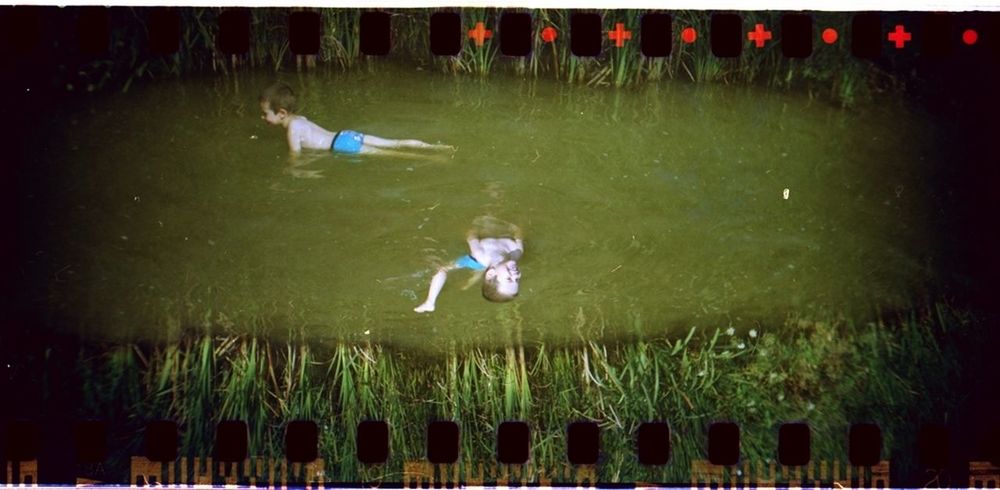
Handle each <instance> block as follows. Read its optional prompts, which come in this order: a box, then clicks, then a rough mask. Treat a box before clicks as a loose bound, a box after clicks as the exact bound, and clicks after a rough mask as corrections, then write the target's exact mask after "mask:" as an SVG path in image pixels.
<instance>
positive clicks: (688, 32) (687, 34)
mask: <svg viewBox="0 0 1000 490" xmlns="http://www.w3.org/2000/svg"><path fill="white" fill-rule="evenodd" d="M681 39H683V40H684V42H686V43H688V44H691V43H693V42H694V41H695V40H696V39H698V32H697V31H695V30H694V27H685V28H684V30H683V31H681Z"/></svg>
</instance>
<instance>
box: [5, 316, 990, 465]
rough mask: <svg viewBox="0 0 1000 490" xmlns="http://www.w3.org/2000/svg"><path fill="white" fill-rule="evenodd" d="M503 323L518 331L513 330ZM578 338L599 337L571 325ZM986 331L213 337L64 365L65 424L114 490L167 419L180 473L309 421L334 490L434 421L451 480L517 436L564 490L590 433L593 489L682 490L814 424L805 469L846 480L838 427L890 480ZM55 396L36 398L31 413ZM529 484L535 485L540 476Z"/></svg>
mask: <svg viewBox="0 0 1000 490" xmlns="http://www.w3.org/2000/svg"><path fill="white" fill-rule="evenodd" d="M497 321H498V322H499V323H500V324H501V327H502V326H503V325H505V324H506V325H507V327H512V326H513V325H514V324H516V322H518V321H519V319H518V318H516V316H513V317H512V316H507V317H501V318H498V320H497ZM576 321H577V322H578V323H579V324H580V325H581V326H583V327H586V326H594V325H593V324H594V323H595V322H605V321H606V320H604V319H602V317H600V316H599V315H586V314H585V313H584V312H583V310H581V312H580V314H579V315H578V317H577V319H576ZM981 327H982V325H981V323H980V322H979V321H977V320H976V318H975V317H974V316H972V315H971V314H970V313H968V312H966V311H964V310H960V309H954V308H951V307H949V306H948V305H946V304H940V303H939V304H934V305H931V306H930V307H927V308H925V309H923V310H913V311H907V312H903V313H901V314H899V315H897V316H894V317H889V318H884V319H879V320H877V321H874V322H871V323H869V324H866V325H853V324H850V323H847V322H844V321H840V320H832V321H816V320H809V319H796V318H790V319H789V320H788V321H787V322H786V323H785V324H784V325H775V326H770V327H767V326H758V327H757V328H755V329H753V331H752V332H751V331H749V330H744V331H739V332H736V331H735V330H732V329H726V328H719V329H710V330H699V329H695V328H692V329H690V330H689V331H686V332H683V333H682V335H680V336H677V337H671V338H650V339H640V340H634V341H629V342H624V343H621V344H607V343H598V342H593V341H586V342H581V343H579V344H577V345H565V346H546V345H537V346H525V345H521V344H520V343H518V342H516V341H512V342H511V344H510V345H508V346H506V347H504V348H501V349H498V350H483V349H481V348H475V347H468V348H464V347H460V346H458V345H452V346H451V348H450V351H449V353H448V354H447V355H444V356H443V357H440V358H424V357H420V356H414V355H412V354H410V353H406V352H398V351H392V350H388V349H386V348H384V347H382V346H379V345H371V344H361V345H349V344H345V343H336V344H334V345H328V346H324V345H316V344H315V343H310V342H308V341H307V339H304V338H301V337H300V336H297V335H294V334H293V335H292V336H291V337H290V338H288V339H280V340H279V339H272V340H268V339H266V338H264V337H262V336H230V335H219V334H214V333H212V327H210V328H208V329H206V328H205V327H199V328H198V330H189V331H188V332H187V333H186V334H184V335H179V336H178V337H177V338H175V339H174V340H170V341H163V342H156V343H151V344H142V343H120V344H106V345H96V344H95V345H90V344H83V345H81V346H79V347H78V348H77V349H78V350H77V351H76V352H75V353H73V352H70V353H68V355H69V358H71V359H73V361H72V362H73V363H74V364H75V372H77V373H80V375H79V380H80V383H79V386H78V388H77V390H78V395H77V396H78V397H79V403H73V404H72V405H71V406H72V407H79V409H77V410H78V411H76V412H74V413H72V415H73V416H75V417H79V418H87V417H96V418H103V419H105V420H107V421H108V422H109V425H110V426H111V427H114V428H115V429H114V430H115V434H114V436H113V438H112V440H113V441H116V442H115V443H112V444H111V447H112V448H113V450H114V452H113V454H112V458H111V460H110V461H109V463H108V464H107V465H106V466H105V467H104V469H103V473H101V472H100V471H97V470H95V474H93V475H92V476H96V477H98V478H103V479H107V480H111V481H124V479H125V474H126V473H127V457H128V456H130V455H133V454H141V452H140V451H141V434H142V432H141V429H142V426H143V424H144V423H145V422H146V421H149V420H153V419H158V418H168V419H172V420H176V421H178V423H179V425H180V428H181V437H182V439H181V446H180V447H181V450H180V454H181V455H188V456H195V455H198V456H204V455H210V454H211V449H212V444H213V437H214V431H213V428H214V426H215V424H216V423H218V422H219V421H221V420H229V419H239V420H244V421H246V422H247V424H248V426H249V429H250V454H251V455H261V456H264V457H279V456H280V455H281V454H282V451H283V439H282V438H283V427H284V424H286V423H287V422H288V421H291V420H296V419H307V420H313V421H315V422H316V423H317V424H318V426H319V427H320V431H321V438H320V454H321V456H322V457H323V458H324V459H325V461H326V467H327V471H328V474H329V475H332V476H330V477H331V478H333V479H335V480H338V481H361V480H364V481H400V479H401V475H400V471H401V469H402V466H403V462H404V461H412V460H420V459H422V458H423V457H424V451H425V447H426V446H425V444H426V442H425V441H424V433H425V430H426V424H427V422H429V421H431V420H452V421H455V422H457V423H459V425H460V427H461V447H460V454H461V458H460V461H461V463H460V465H461V466H462V471H473V470H476V468H477V466H476V464H477V463H485V465H486V467H487V468H488V467H489V464H490V462H492V461H494V459H493V458H494V457H495V456H494V454H495V453H494V451H495V447H494V445H495V437H496V436H495V433H496V430H497V426H498V424H499V422H502V421H504V420H523V421H526V422H528V424H529V425H530V427H531V430H532V432H531V443H532V464H533V465H535V466H534V467H535V468H536V469H537V468H538V467H544V468H546V472H547V475H548V476H549V477H553V478H554V481H556V482H558V481H573V477H572V475H567V476H564V475H563V473H562V468H563V467H564V465H565V454H566V441H565V431H566V426H567V424H568V423H570V422H573V421H578V420H589V421H593V422H596V423H598V424H599V426H600V428H601V430H602V434H601V441H602V448H601V450H602V459H601V462H600V464H599V465H598V467H597V475H598V478H599V480H600V481H602V482H632V481H659V482H674V483H683V482H687V481H689V474H688V472H689V468H690V463H691V461H693V460H696V459H704V456H703V455H704V454H706V447H705V438H706V434H707V427H708V425H709V424H710V423H711V422H714V421H720V420H731V421H736V422H737V423H739V424H740V427H741V434H742V436H741V437H742V441H741V455H742V458H743V459H742V461H743V462H745V463H747V464H752V463H756V462H760V463H766V462H769V461H773V460H774V457H775V456H774V455H775V454H776V450H777V449H776V430H777V426H778V425H779V424H780V423H782V422H784V421H794V420H806V421H808V422H809V423H810V424H811V428H812V432H813V434H812V436H813V439H812V440H813V448H812V454H813V459H814V460H817V461H832V460H839V461H842V462H843V461H845V460H846V454H845V443H844V437H845V436H844V434H845V431H846V428H847V427H848V426H849V424H850V422H852V421H874V422H876V423H878V424H879V425H880V427H881V428H882V431H883V434H884V438H885V441H884V446H885V447H886V451H885V452H884V454H885V455H890V454H891V455H892V457H893V465H894V467H895V468H896V470H899V471H905V472H914V471H915V470H914V469H913V468H914V462H913V461H912V455H910V454H909V452H908V451H906V450H903V449H907V448H910V447H912V443H913V441H912V438H913V427H914V424H915V423H921V422H930V421H939V420H937V419H935V417H936V416H937V415H936V414H940V413H944V412H945V411H949V412H950V411H952V410H954V408H955V404H956V403H957V402H956V400H958V397H957V396H956V395H955V393H954V390H955V389H956V388H955V387H956V386H960V384H961V380H962V379H963V376H965V377H967V376H969V373H970V372H972V371H970V369H971V368H969V367H968V365H966V367H965V368H964V370H963V368H962V365H961V363H960V360H961V359H960V356H966V357H969V358H972V359H976V358H977V357H976V352H973V351H969V350H968V347H969V346H972V345H975V343H974V340H973V339H975V336H976V335H977V332H979V331H981ZM216 329H218V328H216ZM57 350H58V349H57ZM57 358H59V356H58V355H56V356H53V357H49V358H42V357H35V358H30V357H25V358H24V359H25V360H24V362H31V363H33V364H35V366H34V367H35V368H37V369H31V370H29V371H26V372H34V373H42V374H45V376H46V379H49V378H52V379H54V376H55V375H54V374H53V375H51V376H50V375H49V374H46V373H57V372H58V371H59V370H61V369H64V367H65V364H64V363H62V362H57V361H56V359H57ZM25 389H26V388H25ZM56 389H59V387H55V386H46V387H45V391H44V392H43V394H42V395H41V397H40V398H41V400H42V401H41V406H43V407H45V406H49V405H46V402H45V401H44V400H45V399H48V398H51V397H52V392H53V390H56ZM29 399H30V398H29ZM45 411H46V410H42V411H41V412H42V413H43V414H44V412H45ZM29 413H30V414H31V415H32V416H34V415H37V414H38V413H40V412H38V411H30V412H29ZM366 419H376V420H384V421H386V422H387V423H388V424H389V426H390V428H391V432H390V434H391V448H392V449H391V451H390V461H389V464H387V465H376V466H373V467H367V468H366V467H362V466H361V465H359V464H358V463H357V462H356V459H355V457H354V454H355V442H354V437H353V434H354V430H355V428H356V427H357V424H358V423H359V422H360V421H362V420H366ZM650 420H667V421H669V422H670V424H671V428H672V434H673V438H672V441H671V442H672V444H673V450H672V458H671V461H670V463H669V464H667V465H665V466H662V467H644V466H641V465H639V464H638V463H637V461H636V460H635V458H634V457H633V456H632V454H633V446H632V444H633V443H632V440H633V439H632V438H633V434H634V432H635V430H636V429H637V427H638V425H639V424H640V423H642V422H645V421H650ZM552 468H555V469H558V470H559V471H557V472H556V473H555V475H553V474H552V471H551V469H552ZM745 469H746V471H749V466H746V467H745ZM486 474H487V477H488V476H489V471H488V470H487V473H486ZM902 474H903V475H910V474H913V473H902ZM527 479H528V481H537V479H538V474H537V471H536V472H534V473H532V472H529V473H528V474H527Z"/></svg>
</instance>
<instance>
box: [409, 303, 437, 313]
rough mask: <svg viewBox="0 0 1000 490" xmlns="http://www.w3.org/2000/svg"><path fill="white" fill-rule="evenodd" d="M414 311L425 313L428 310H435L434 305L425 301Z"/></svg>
mask: <svg viewBox="0 0 1000 490" xmlns="http://www.w3.org/2000/svg"><path fill="white" fill-rule="evenodd" d="M413 311H415V312H417V313H424V312H427V311H434V305H430V304H427V303H424V304H422V305H420V306H418V307H416V308H414V309H413Z"/></svg>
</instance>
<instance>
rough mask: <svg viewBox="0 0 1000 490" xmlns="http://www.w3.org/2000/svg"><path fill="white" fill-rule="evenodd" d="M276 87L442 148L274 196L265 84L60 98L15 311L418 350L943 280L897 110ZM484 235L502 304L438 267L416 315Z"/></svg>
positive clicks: (844, 297) (329, 84) (678, 92)
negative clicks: (500, 277)
mask: <svg viewBox="0 0 1000 490" xmlns="http://www.w3.org/2000/svg"><path fill="white" fill-rule="evenodd" d="M281 78H283V79H285V80H287V81H289V82H290V83H291V85H292V86H293V88H294V89H295V91H296V93H297V94H299V97H300V112H301V113H303V114H304V115H306V116H307V117H309V118H310V119H311V120H313V121H315V122H317V123H318V124H320V125H322V126H324V127H326V128H329V129H332V130H338V129H354V130H358V131H361V132H364V133H369V134H374V135H377V136H381V137H386V138H418V139H422V140H426V141H432V142H435V141H442V142H445V143H448V144H452V145H456V146H457V147H458V151H457V152H455V153H454V155H448V157H447V159H446V161H444V162H434V161H423V160H397V159H387V158H378V157H348V156H342V155H333V154H325V153H321V152H315V153H311V154H308V155H306V157H307V158H308V159H310V160H312V161H311V163H309V164H308V165H307V166H306V167H304V168H306V169H309V170H315V171H319V172H320V173H321V175H322V178H316V179H301V178H294V177H292V176H291V175H289V174H288V173H287V172H286V171H285V170H286V167H287V162H288V150H287V146H286V144H285V140H284V135H283V132H282V130H281V129H280V128H276V127H271V126H267V125H266V124H265V123H264V122H263V121H262V120H261V119H260V117H259V115H260V114H259V111H258V107H257V96H258V94H259V92H260V90H261V89H262V88H264V87H265V86H266V85H268V84H269V83H271V82H272V81H274V79H275V76H274V75H273V74H261V75H241V76H240V77H238V78H224V77H215V78H191V79H187V80H184V81H164V82H156V83H150V84H147V85H143V86H134V87H133V88H132V89H131V90H130V92H129V93H126V94H110V95H103V96H94V97H92V98H88V99H85V100H81V101H79V102H78V103H74V104H67V105H66V106H65V107H63V108H61V109H59V110H57V111H55V113H53V114H51V123H50V124H48V125H47V126H46V127H45V128H39V130H38V132H37V136H36V137H37V140H38V141H37V142H33V143H32V144H34V145H35V147H36V148H37V150H35V151H33V152H32V153H31V155H30V156H29V158H28V160H29V161H28V162H27V166H26V167H25V169H24V172H23V174H22V175H23V182H22V185H21V186H20V188H19V196H18V200H19V210H18V215H19V216H20V217H21V218H22V227H21V234H20V236H19V240H18V244H19V245H20V246H21V249H22V253H23V255H22V260H21V272H22V274H23V275H24V277H25V284H26V287H25V288H24V292H23V293H24V295H25V298H24V301H25V303H31V304H34V305H36V307H37V308H39V309H41V310H43V311H44V312H45V313H46V314H47V315H48V316H49V317H50V318H52V319H54V320H55V321H57V322H59V323H61V324H63V325H66V326H68V327H69V328H73V329H79V330H80V331H82V332H83V333H84V334H85V335H87V336H94V337H139V338H146V337H155V336H158V335H160V334H162V333H164V332H168V331H172V329H176V328H177V327H178V326H179V325H199V324H207V323H212V324H215V325H221V326H223V327H224V328H228V329H231V330H233V331H236V332H240V331H249V330H251V329H265V330H267V331H269V332H273V333H275V334H279V333H282V332H284V331H287V330H288V329H299V328H304V329H305V330H306V332H307V333H308V335H309V336H310V337H313V338H317V339H332V338H347V339H351V340H364V339H372V340H374V341H380V342H386V343H393V344H398V345H402V346H404V347H406V348H414V349H419V348H430V349H435V348H437V347H439V346H442V345H446V344H447V343H448V342H449V341H451V340H459V341H468V342H475V343H481V344H483V345H494V344H499V343H503V342H507V341H509V340H510V339H522V340H525V341H537V340H543V339H546V340H551V341H558V340H576V339H580V338H587V339H590V338H597V337H604V338H615V337H623V336H633V335H644V336H660V335H672V334H675V333H676V332H678V331H686V330H687V329H688V328H689V327H690V326H692V325H699V326H711V327H714V326H729V325H732V326H735V327H738V328H749V327H751V326H758V327H763V328H767V327H768V326H774V325H778V324H780V321H781V320H782V319H783V318H785V317H786V316H788V315H790V314H804V315H816V316H823V315H844V316H847V317H850V318H852V319H855V320H858V321H864V320H866V319H870V318H872V317H873V315H874V311H875V309H876V308H884V309H891V308H899V307H906V306H907V305H909V304H910V303H911V302H913V301H916V300H919V299H920V298H921V297H922V296H923V295H924V294H925V291H926V290H927V289H928V288H929V287H931V285H933V284H935V283H937V282H940V281H941V280H943V278H942V277H941V273H940V271H941V270H942V265H941V264H942V261H943V260H944V259H945V257H944V252H943V250H944V248H945V246H946V245H945V244H944V242H945V241H946V237H942V233H941V229H940V223H942V222H943V220H944V219H945V215H944V214H943V211H942V210H941V202H942V196H940V195H938V194H937V193H940V192H941V191H940V190H935V187H933V186H932V185H931V180H932V177H933V175H934V173H935V172H936V171H937V170H936V168H938V167H939V166H940V165H941V156H940V155H941V154H942V150H941V148H942V147H943V146H945V145H946V142H945V143H942V139H943V138H944V137H943V136H942V133H941V131H940V128H938V127H937V126H936V122H935V121H932V120H929V119H928V118H927V117H926V116H924V115H923V114H922V112H921V111H919V110H916V109H913V108H910V107H908V106H907V105H906V104H904V103H902V102H894V101H879V102H877V103H873V104H870V105H869V106H865V107H860V108H855V109H852V110H844V109H841V108H840V107H837V106H833V105H831V104H829V103H826V102H823V101H820V100H812V99H810V98H809V97H808V96H806V95H801V94H785V93H779V92H771V91H766V90H763V89H758V88H745V87H732V86H706V85H702V86H695V85H691V84H687V83H676V82H674V83H671V82H662V83H660V84H659V85H653V86H643V87H640V88H637V89H622V90H614V89H607V88H589V87H581V86H569V85H564V84H559V83H557V82H552V81H548V80H537V81H527V80H520V79H507V78H503V77H497V78H490V79H489V80H486V81H484V80H479V79H477V78H473V77H452V76H447V75H441V74H436V73H428V72H425V71H417V70H414V69H409V68H408V69H398V70H397V69H392V68H388V67H387V68H384V69H380V70H379V71H378V72H377V73H365V72H357V73H346V74H340V73H338V74H325V73H317V74H306V75H298V74H285V75H282V76H281ZM786 189H787V190H788V194H787V196H788V197H787V199H786V198H785V194H784V191H785V190H786ZM482 215H492V216H496V217H498V218H500V219H504V220H507V221H510V222H514V223H517V224H519V225H520V226H521V227H522V228H523V229H524V230H525V234H526V240H525V243H526V245H525V248H526V253H525V256H524V260H523V261H522V262H521V270H522V273H523V280H522V292H521V295H520V296H519V297H518V298H517V299H516V300H515V301H514V302H511V303H507V304H502V305H498V304H492V303H489V302H487V301H486V300H484V299H483V298H482V296H481V294H480V292H479V291H478V288H477V287H473V288H471V289H469V290H461V289H460V286H461V285H462V284H464V283H465V282H466V280H467V278H468V277H469V274H470V273H469V272H468V271H459V272H456V273H453V274H452V275H451V276H450V278H449V282H448V284H447V285H446V286H445V289H444V291H443V292H442V294H441V297H440V299H439V301H438V310H437V311H436V312H434V313H432V314H424V315H420V314H416V313H414V312H413V311H412V308H413V307H414V306H416V305H417V304H419V303H420V302H421V301H422V300H423V297H424V295H425V294H426V288H427V285H428V281H429V278H430V275H431V274H432V273H433V271H434V267H435V266H436V265H437V264H440V263H442V262H444V261H448V260H451V259H454V258H456V257H458V256H460V255H461V254H463V253H465V252H466V251H467V250H466V248H465V243H464V240H463V237H464V234H465V231H466V230H467V229H468V228H469V227H470V226H471V225H472V223H473V221H474V220H475V219H476V217H478V216H482Z"/></svg>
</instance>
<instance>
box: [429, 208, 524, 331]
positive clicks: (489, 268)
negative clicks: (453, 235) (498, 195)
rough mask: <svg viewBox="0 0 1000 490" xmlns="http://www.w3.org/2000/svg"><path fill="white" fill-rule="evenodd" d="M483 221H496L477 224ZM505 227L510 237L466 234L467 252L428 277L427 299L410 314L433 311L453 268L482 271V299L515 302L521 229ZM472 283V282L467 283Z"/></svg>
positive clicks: (477, 233) (519, 273)
mask: <svg viewBox="0 0 1000 490" xmlns="http://www.w3.org/2000/svg"><path fill="white" fill-rule="evenodd" d="M482 219H486V220H492V221H496V220H495V219H494V218H490V217H484V218H481V219H480V220H477V222H480V223H481V222H482ZM508 227H509V231H510V234H511V235H513V238H507V237H503V238H481V237H480V236H479V232H477V231H473V230H470V231H469V232H468V233H466V236H465V241H466V242H467V243H468V244H469V253H468V254H467V255H463V256H462V257H459V258H458V259H456V260H455V261H454V262H452V263H451V264H448V265H446V266H443V267H441V268H439V269H438V271H437V273H436V274H434V277H433V278H431V285H430V289H429V290H428V291H427V300H426V301H424V302H423V304H421V305H420V306H417V307H416V308H414V309H413V311H416V312H417V313H424V312H428V311H434V304H435V303H436V302H437V297H438V294H440V293H441V289H442V288H443V287H444V283H445V281H447V280H448V271H451V270H454V269H472V270H474V271H483V275H482V276H483V297H485V298H486V299H488V300H490V301H494V302H498V303H499V302H504V301H510V300H512V299H514V297H515V296H517V293H518V290H519V289H520V283H521V270H520V269H518V267H517V261H518V260H520V259H521V255H523V254H524V242H523V235H522V233H521V229H520V228H518V227H517V226H516V225H510V224H509V225H508ZM476 278H478V276H473V279H476ZM471 284H472V282H470V283H469V285H471ZM467 287H468V285H467Z"/></svg>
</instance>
